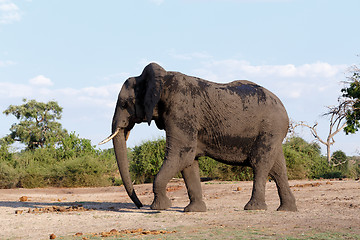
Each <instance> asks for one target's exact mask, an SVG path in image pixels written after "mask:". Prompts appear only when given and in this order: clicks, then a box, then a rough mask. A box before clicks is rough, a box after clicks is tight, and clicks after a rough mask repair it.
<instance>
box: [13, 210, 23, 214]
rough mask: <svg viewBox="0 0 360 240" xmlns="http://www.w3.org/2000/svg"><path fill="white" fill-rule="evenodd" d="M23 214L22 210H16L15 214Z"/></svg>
mask: <svg viewBox="0 0 360 240" xmlns="http://www.w3.org/2000/svg"><path fill="white" fill-rule="evenodd" d="M23 212H24V210H16V211H15V214H22V213H23Z"/></svg>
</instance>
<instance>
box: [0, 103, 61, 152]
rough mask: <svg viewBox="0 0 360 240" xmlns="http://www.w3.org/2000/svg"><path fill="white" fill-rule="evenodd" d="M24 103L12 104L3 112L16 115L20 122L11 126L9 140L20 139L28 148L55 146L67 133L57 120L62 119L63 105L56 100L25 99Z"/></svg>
mask: <svg viewBox="0 0 360 240" xmlns="http://www.w3.org/2000/svg"><path fill="white" fill-rule="evenodd" d="M23 102H24V104H22V105H10V106H9V107H8V108H7V109H6V110H5V111H4V112H3V113H4V114H6V115H10V114H11V115H14V116H15V117H16V118H17V119H18V120H19V123H15V124H13V125H12V126H11V128H10V131H11V133H10V134H9V135H8V136H7V137H6V139H7V141H8V142H14V141H19V142H21V143H24V144H25V145H26V146H27V149H35V148H39V147H46V146H54V145H55V143H56V142H57V141H58V140H59V139H61V138H62V137H63V136H65V135H66V133H67V132H66V130H65V129H63V128H62V126H61V124H60V123H59V122H57V120H60V119H61V113H62V107H60V106H59V105H58V103H57V102H55V101H49V102H47V103H43V102H37V101H35V100H26V99H23Z"/></svg>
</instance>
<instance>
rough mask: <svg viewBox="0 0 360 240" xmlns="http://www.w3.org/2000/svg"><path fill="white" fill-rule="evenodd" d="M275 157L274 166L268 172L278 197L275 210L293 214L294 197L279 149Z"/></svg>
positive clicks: (281, 152) (294, 209)
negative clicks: (278, 202)
mask: <svg viewBox="0 0 360 240" xmlns="http://www.w3.org/2000/svg"><path fill="white" fill-rule="evenodd" d="M276 157H277V158H276V160H275V163H274V166H273V167H272V168H271V170H270V176H271V177H272V178H273V179H274V180H275V183H276V186H277V189H278V193H279V197H280V206H279V208H278V209H277V210H278V211H293V212H295V211H297V207H296V202H295V197H294V195H293V194H292V192H291V190H290V187H289V182H288V177H287V173H286V163H285V157H284V154H283V151H282V148H281V147H280V150H278V153H277V156H276Z"/></svg>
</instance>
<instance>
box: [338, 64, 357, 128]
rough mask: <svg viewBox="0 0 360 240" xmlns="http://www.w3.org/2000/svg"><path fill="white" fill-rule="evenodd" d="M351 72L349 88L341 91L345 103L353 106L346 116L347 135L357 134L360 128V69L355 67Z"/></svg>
mask: <svg viewBox="0 0 360 240" xmlns="http://www.w3.org/2000/svg"><path fill="white" fill-rule="evenodd" d="M350 72H351V76H350V77H348V82H347V83H348V86H347V87H345V88H343V89H341V92H342V93H343V95H342V96H343V98H344V100H343V101H344V102H348V103H349V104H350V105H351V108H350V109H349V110H348V111H347V115H346V122H347V126H346V127H345V128H344V131H345V133H346V134H349V133H355V132H356V131H358V130H359V128H360V122H359V121H360V68H358V67H356V66H354V67H352V69H351V70H350Z"/></svg>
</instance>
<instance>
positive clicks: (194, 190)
mask: <svg viewBox="0 0 360 240" xmlns="http://www.w3.org/2000/svg"><path fill="white" fill-rule="evenodd" d="M181 174H182V176H183V178H184V181H185V185H186V188H187V191H188V195H189V199H190V203H189V205H188V206H187V207H185V209H184V212H206V205H205V202H204V201H203V199H202V190H201V182H200V173H199V162H198V161H197V160H195V161H194V163H193V164H192V165H191V166H189V167H187V168H185V169H184V170H182V172H181Z"/></svg>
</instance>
